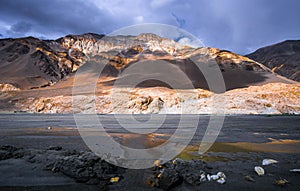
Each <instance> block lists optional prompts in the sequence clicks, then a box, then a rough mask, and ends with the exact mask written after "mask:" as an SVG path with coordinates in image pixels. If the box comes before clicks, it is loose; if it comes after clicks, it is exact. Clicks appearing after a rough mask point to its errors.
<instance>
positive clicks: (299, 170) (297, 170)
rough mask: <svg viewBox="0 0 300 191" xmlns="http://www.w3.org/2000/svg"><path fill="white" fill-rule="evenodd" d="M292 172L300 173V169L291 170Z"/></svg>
mask: <svg viewBox="0 0 300 191" xmlns="http://www.w3.org/2000/svg"><path fill="white" fill-rule="evenodd" d="M290 172H300V169H296V168H295V169H291V170H290Z"/></svg>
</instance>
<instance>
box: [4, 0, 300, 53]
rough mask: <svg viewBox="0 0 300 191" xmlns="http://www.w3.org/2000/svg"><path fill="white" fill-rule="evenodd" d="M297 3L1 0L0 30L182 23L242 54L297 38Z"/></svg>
mask: <svg viewBox="0 0 300 191" xmlns="http://www.w3.org/2000/svg"><path fill="white" fill-rule="evenodd" d="M298 7H300V1H297V0H287V1H282V0H251V1H240V0H226V1H219V0H186V1H180V0H152V1H143V0H126V1H125V0H114V1H111V0H96V1H93V0H64V1H61V0H52V1H48V0H38V1H36V0H23V1H18V0H3V1H0V33H1V34H2V35H3V36H2V37H20V36H25V35H32V36H36V37H41V36H43V37H45V38H57V37H60V36H63V35H66V34H70V33H72V34H81V33H85V32H95V33H110V32H112V31H114V30H117V29H119V28H120V27H125V26H128V25H132V24H139V23H147V22H151V23H153V22H154V23H155V22H156V23H164V24H171V25H175V26H178V27H181V28H183V29H185V30H187V31H188V32H190V33H192V34H194V35H195V36H197V37H198V38H200V39H201V40H202V41H203V43H204V44H205V45H207V46H212V47H218V48H221V49H228V50H232V51H234V52H238V53H241V54H244V53H249V52H250V51H253V50H255V49H257V48H259V47H261V46H265V45H269V44H272V43H276V42H279V41H283V40H286V39H300V25H298V24H297V23H298V18H300V12H299V11H298ZM174 18H175V19H174Z"/></svg>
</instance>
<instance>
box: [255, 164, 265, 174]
mask: <svg viewBox="0 0 300 191" xmlns="http://www.w3.org/2000/svg"><path fill="white" fill-rule="evenodd" d="M254 170H255V172H256V173H257V174H258V176H262V175H264V174H265V170H264V169H263V168H262V167H260V166H256V167H254Z"/></svg>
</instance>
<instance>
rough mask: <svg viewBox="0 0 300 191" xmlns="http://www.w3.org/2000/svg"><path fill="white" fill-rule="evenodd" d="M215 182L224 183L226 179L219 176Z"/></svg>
mask: <svg viewBox="0 0 300 191" xmlns="http://www.w3.org/2000/svg"><path fill="white" fill-rule="evenodd" d="M217 182H218V183H220V184H225V183H226V180H225V178H220V179H218V180H217Z"/></svg>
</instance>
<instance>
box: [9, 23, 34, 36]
mask: <svg viewBox="0 0 300 191" xmlns="http://www.w3.org/2000/svg"><path fill="white" fill-rule="evenodd" d="M30 29H31V24H30V23H27V22H24V21H20V22H17V23H16V24H13V25H11V27H10V32H15V33H26V32H28V31H29V30H30Z"/></svg>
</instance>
